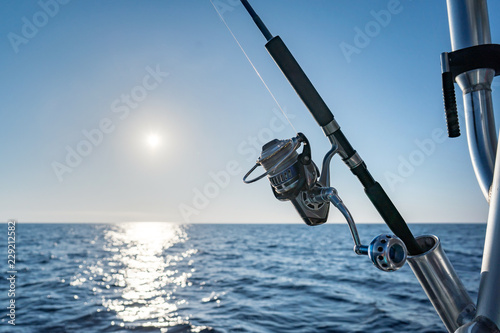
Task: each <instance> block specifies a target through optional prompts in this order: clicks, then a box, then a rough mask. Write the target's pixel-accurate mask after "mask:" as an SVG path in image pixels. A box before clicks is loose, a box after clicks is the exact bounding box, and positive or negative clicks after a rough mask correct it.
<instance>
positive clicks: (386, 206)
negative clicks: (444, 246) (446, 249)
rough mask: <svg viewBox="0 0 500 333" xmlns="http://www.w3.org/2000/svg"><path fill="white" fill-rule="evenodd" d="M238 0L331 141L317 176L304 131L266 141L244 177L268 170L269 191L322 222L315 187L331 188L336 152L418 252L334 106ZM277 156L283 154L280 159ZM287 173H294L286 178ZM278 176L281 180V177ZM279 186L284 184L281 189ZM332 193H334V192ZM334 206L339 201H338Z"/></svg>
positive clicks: (324, 209) (311, 221)
mask: <svg viewBox="0 0 500 333" xmlns="http://www.w3.org/2000/svg"><path fill="white" fill-rule="evenodd" d="M241 3H242V4H243V6H244V7H245V8H246V10H247V11H248V13H249V14H250V16H251V17H252V19H253V20H254V22H255V24H256V25H257V27H258V28H259V30H260V31H261V33H262V34H263V35H264V37H265V38H266V40H267V43H266V44H265V47H266V49H267V51H268V52H269V54H270V55H271V57H272V58H273V59H274V61H275V62H276V64H277V65H278V67H279V68H280V69H281V71H282V72H283V74H284V75H285V77H286V78H287V79H288V81H289V82H290V84H291V85H292V87H293V88H294V89H295V92H296V93H297V95H298V96H299V97H300V98H301V100H302V101H303V102H304V104H305V106H306V107H307V109H308V110H309V112H310V113H311V114H312V116H313V117H314V119H315V120H316V122H317V123H318V125H319V126H320V127H321V128H322V130H323V132H324V133H325V135H326V136H327V138H328V139H329V141H330V143H331V144H332V149H331V150H330V151H329V152H328V153H327V155H326V156H325V159H324V162H323V170H322V172H321V175H322V177H321V178H320V179H317V178H318V177H319V172H315V171H317V168H316V167H315V166H310V165H311V164H310V163H311V161H310V154H309V153H308V152H309V151H310V147H309V142H307V140H306V139H304V136H303V135H300V134H299V136H298V137H297V138H294V139H292V141H294V142H293V143H292V142H291V141H290V142H289V141H287V142H279V141H278V140H273V141H271V142H269V143H267V144H266V145H264V147H263V150H262V154H261V157H260V158H259V160H258V161H257V164H256V165H255V166H254V167H253V168H252V169H251V170H250V171H249V173H248V174H247V175H246V176H245V178H244V181H245V182H246V183H251V182H253V181H256V180H258V179H261V178H263V177H264V176H265V175H268V176H269V179H270V181H271V184H272V185H273V191H274V192H275V195H276V197H277V198H278V199H280V200H290V201H291V202H292V203H293V205H294V206H295V208H296V209H297V211H298V212H299V214H300V215H301V217H302V219H303V220H304V222H305V223H306V224H308V225H318V224H322V223H325V222H326V220H327V218H328V207H329V206H328V205H321V200H320V198H319V197H318V195H317V194H318V193H317V192H321V190H320V189H321V188H324V187H326V188H329V163H330V160H331V158H332V157H333V155H334V154H338V155H339V156H340V157H341V159H342V161H343V162H344V163H345V164H346V165H347V167H348V168H349V169H350V170H351V172H352V173H353V174H354V175H355V176H356V177H357V178H358V180H359V181H360V182H361V184H362V186H363V187H364V190H365V193H366V195H367V196H368V198H369V199H370V201H371V202H372V204H373V205H374V206H375V208H376V209H377V211H378V213H379V214H380V215H381V217H382V219H383V220H384V221H385V223H386V224H387V225H388V226H389V228H390V229H391V230H392V232H393V233H394V234H395V235H396V236H397V237H399V239H401V241H402V242H403V243H404V246H405V247H406V249H407V251H408V253H409V254H410V255H417V254H420V253H422V249H421V248H420V245H419V244H418V243H417V241H416V240H415V237H414V236H413V234H412V233H411V231H410V229H409V228H408V225H407V224H406V222H405V220H404V219H403V217H402V216H401V214H400V213H399V211H398V210H397V208H396V206H394V204H393V203H392V201H391V199H390V198H389V196H388V195H387V193H386V192H385V191H384V189H383V188H382V186H381V185H380V184H379V183H378V182H377V181H375V179H374V178H373V176H372V175H371V174H370V172H369V171H368V169H367V166H366V164H365V162H364V161H363V159H362V158H361V156H360V155H359V154H358V153H357V152H356V150H354V148H353V147H352V145H351V144H350V143H349V141H348V140H347V138H346V137H345V135H344V133H343V132H342V130H341V129H340V125H339V124H338V123H337V121H336V120H335V118H334V116H333V114H332V112H331V111H330V109H329V108H328V106H327V105H326V103H325V102H324V100H323V98H322V97H321V96H320V94H319V93H318V91H317V90H316V88H315V87H314V86H313V84H312V83H311V81H310V80H309V78H308V77H307V75H306V74H305V72H304V71H303V70H302V68H301V67H300V65H299V64H298V62H297V61H296V60H295V58H294V57H293V55H292V53H291V52H290V50H289V49H288V48H287V46H286V45H285V43H284V42H283V40H282V39H281V38H280V37H279V36H273V35H272V34H271V32H270V31H269V29H268V28H267V27H266V25H265V24H264V22H263V21H262V20H261V19H260V17H259V16H258V15H257V13H256V12H255V10H254V9H253V8H252V6H251V5H250V4H249V3H248V1H247V0H241ZM301 140H302V142H303V143H304V149H305V152H303V153H302V154H301V155H298V154H292V150H293V151H295V150H294V149H292V147H296V148H298V146H297V143H299V142H300V141H301ZM269 156H271V157H272V158H271V157H269ZM280 157H283V158H281V159H280ZM299 157H300V160H299V161H298V163H295V160H296V159H297V158H299ZM281 160H283V161H281ZM288 162H289V163H288ZM259 165H261V166H263V167H264V169H265V170H266V173H265V174H263V175H261V176H260V177H257V178H256V179H252V180H250V181H249V180H247V178H248V176H249V175H250V173H251V172H252V171H253V170H255V168H256V167H257V166H259ZM299 165H302V166H304V168H305V169H306V170H307V171H303V172H302V173H301V172H300V170H299V169H300V167H299ZM287 175H288V176H289V177H292V178H293V177H295V178H296V179H295V178H293V179H287V178H286V177H287ZM280 179H281V180H283V181H284V182H283V183H281V182H280ZM292 180H296V183H294V185H293V186H292V185H291V184H292V183H291V182H292ZM327 180H328V181H327ZM281 188H285V190H282V189H281ZM283 192H285V193H283ZM331 197H338V195H336V196H330V198H331ZM330 198H326V197H323V199H324V200H323V201H329V200H330ZM337 200H339V199H337ZM334 205H335V204H334ZM335 206H336V207H337V206H338V205H335ZM337 208H338V207H337ZM344 215H346V214H344ZM351 233H354V230H353V229H351Z"/></svg>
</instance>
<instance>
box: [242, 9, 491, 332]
mask: <svg viewBox="0 0 500 333" xmlns="http://www.w3.org/2000/svg"><path fill="white" fill-rule="evenodd" d="M241 3H242V4H243V6H244V7H245V8H246V10H247V11H248V13H249V14H250V16H251V17H252V18H253V20H254V22H255V24H256V25H257V27H258V28H259V30H260V31H261V33H262V34H263V35H264V37H265V38H266V40H267V43H266V44H265V47H266V49H267V50H268V52H269V54H270V55H271V57H272V58H273V59H274V61H275V62H276V64H277V65H278V67H279V68H280V69H281V71H282V72H283V74H284V75H285V77H286V78H287V79H288V81H289V82H290V84H291V85H292V87H293V88H294V89H295V91H296V93H297V95H298V96H299V97H300V98H301V99H302V101H303V102H304V104H305V105H306V107H307V109H308V110H309V111H310V113H311V114H312V116H313V117H314V119H315V120H316V122H317V123H318V125H319V126H320V127H321V128H322V130H323V132H324V133H325V135H326V136H327V138H328V139H329V141H330V142H331V144H332V147H331V149H330V150H329V151H328V152H327V153H326V155H325V157H324V159H323V164H322V170H321V173H320V171H319V169H318V167H317V166H316V165H315V164H314V162H313V161H312V159H311V148H310V144H309V141H308V140H307V138H306V137H305V135H304V134H302V133H298V135H297V136H296V137H294V138H292V139H289V140H277V139H274V140H272V141H270V142H268V143H266V144H265V145H264V146H263V147H262V152H261V155H260V157H259V158H258V160H257V162H256V164H255V166H254V167H253V168H252V169H251V170H250V171H249V172H248V173H247V174H246V175H245V176H244V178H243V181H244V182H245V183H252V182H254V181H257V180H259V179H262V178H263V177H265V176H267V177H268V179H269V181H270V182H271V188H272V191H273V193H274V195H275V197H276V198H277V199H279V200H284V201H291V202H292V204H293V205H294V207H295V208H296V210H297V211H298V213H299V214H300V216H301V217H302V219H303V220H304V222H305V223H306V224H308V225H319V224H323V223H325V222H326V221H327V218H328V213H329V203H331V204H333V205H334V206H335V207H336V208H337V209H338V210H339V211H340V212H341V213H342V214H343V215H344V217H345V219H346V220H347V223H348V225H349V228H350V231H351V235H352V238H353V241H354V244H355V246H354V251H355V252H356V253H357V254H361V255H362V254H364V255H368V256H369V257H370V259H371V260H372V262H373V264H374V265H375V266H376V267H377V268H379V269H381V270H384V271H394V270H397V269H399V268H400V267H401V266H403V264H404V263H405V261H406V260H408V264H409V265H410V268H411V269H412V271H413V273H414V274H415V276H416V277H417V279H418V281H419V283H420V285H421V286H422V288H423V290H424V291H425V293H426V294H427V296H428V298H429V300H430V301H431V303H432V305H433V306H434V308H435V310H436V312H437V314H438V315H439V316H440V318H441V320H442V321H443V324H444V325H445V327H446V328H447V330H448V331H449V332H451V333H453V332H455V333H465V332H476V333H499V332H500V331H499V330H498V325H499V323H500V292H499V290H500V289H498V281H500V280H499V277H500V265H498V263H499V258H500V247H499V246H498V240H500V208H499V207H500V163H496V164H495V170H494V172H493V170H492V165H493V164H494V163H492V162H491V161H492V160H495V158H496V156H498V153H497V155H495V154H494V149H493V147H494V146H496V145H497V140H496V135H495V133H494V125H492V124H493V123H494V122H493V115H492V112H493V108H492V103H491V89H490V84H491V80H492V79H493V76H495V75H499V74H500V63H499V61H498V59H500V58H499V55H500V46H499V45H495V44H491V38H490V32H489V22H488V13H487V6H486V0H476V1H469V0H447V5H448V16H449V21H450V34H451V37H452V47H453V52H450V53H446V52H445V53H443V54H442V56H441V60H442V81H443V93H444V101H445V110H446V119H447V126H448V134H449V136H450V137H457V136H458V135H460V130H459V127H458V115H457V112H456V104H455V96H454V86H453V83H454V82H453V81H454V80H456V82H457V83H458V84H459V85H460V87H461V88H462V90H464V104H466V113H467V112H468V116H467V118H466V120H467V134H468V140H469V148H470V150H471V157H472V160H473V164H474V169H475V171H476V174H477V177H478V180H479V183H480V186H481V187H482V189H483V192H484V193H485V197H486V198H487V199H488V201H490V200H491V202H492V205H491V208H490V216H489V218H488V229H487V235H486V236H487V237H486V241H485V250H484V258H483V267H482V275H481V285H480V288H479V299H478V306H477V309H476V305H475V304H474V303H473V302H472V299H471V297H470V296H469V294H468V292H467V290H466V289H465V287H464V285H463V283H462V282H461V280H460V278H459V277H458V275H457V273H456V272H455V269H454V268H453V266H452V264H451V263H450V261H449V259H448V257H447V255H446V253H445V252H444V250H443V249H442V247H441V242H440V240H439V238H438V237H437V236H434V235H422V236H419V237H417V238H415V237H414V236H413V235H412V233H411V231H410V229H409V228H408V226H407V224H406V222H405V221H404V219H403V217H402V216H401V214H400V213H399V212H398V210H397V208H396V207H395V206H394V204H393V203H392V201H391V200H390V198H389V197H388V196H387V194H386V193H385V191H384V190H383V188H382V187H381V185H380V184H379V183H378V182H376V181H375V179H374V178H373V177H372V176H371V174H370V173H369V171H368V169H367V167H366V164H365V163H364V161H363V160H362V159H361V157H360V156H359V154H358V153H357V152H356V151H355V150H354V149H353V147H352V146H351V144H350V143H349V141H348V140H347V138H346V137H345V135H344V134H343V132H342V131H341V129H340V126H339V124H338V123H337V122H336V120H335V119H334V116H333V114H332V112H331V111H330V109H329V108H328V106H327V105H326V103H325V102H324V101H323V99H322V98H321V96H320V95H319V93H318V92H317V90H316V89H315V88H314V86H313V85H312V83H311V81H310V80H309V79H308V78H307V76H306V74H305V73H304V71H303V70H302V68H301V67H300V65H299V64H298V63H297V61H296V60H295V58H294V57H293V55H292V54H291V52H290V50H289V49H288V48H287V47H286V45H285V44H284V42H283V41H282V39H281V38H280V37H279V36H273V35H272V34H271V33H270V31H269V30H268V29H267V27H266V26H265V24H264V22H263V21H262V20H261V19H260V17H259V16H258V15H257V13H256V12H255V11H254V10H253V8H252V7H251V6H250V4H249V3H248V1H247V0H241ZM483 44H487V45H483ZM470 86H473V87H472V88H471V87H470ZM483 109H484V110H483ZM469 118H470V119H469ZM476 123H478V124H481V126H479V128H477V127H478V126H477V125H476ZM301 146H302V147H303V148H302V152H301V153H300V154H299V153H298V152H297V150H298V149H299V147H301ZM499 147H500V146H499ZM499 151H500V148H499ZM335 154H338V155H339V156H340V157H341V158H342V160H343V161H344V163H345V164H346V165H347V166H348V167H349V169H350V170H351V172H352V173H353V174H354V175H355V176H356V177H357V178H358V180H359V181H360V182H361V184H362V185H363V187H364V190H365V193H366V195H367V196H368V198H369V199H370V201H371V202H372V204H373V205H374V206H375V208H376V209H377V211H378V212H379V214H380V215H381V216H382V218H383V220H384V221H385V223H386V224H387V225H388V226H389V228H390V229H391V230H392V231H393V232H394V234H395V235H396V236H397V237H399V238H397V237H395V236H391V235H380V236H378V237H376V238H375V239H374V240H373V241H372V242H371V243H370V245H369V246H366V245H362V244H361V242H360V239H359V235H358V233H357V230H356V225H355V223H354V220H353V219H352V216H351V214H350V213H349V210H348V209H347V207H346V206H345V205H344V203H343V202H342V200H341V199H340V197H339V195H338V193H337V191H336V190H335V189H334V188H333V187H330V171H329V168H330V161H331V159H332V157H333V156H334V155H335ZM259 166H262V167H263V168H264V170H265V172H264V173H263V174H261V175H260V176H258V177H255V178H253V179H251V180H249V179H248V178H249V176H250V174H251V173H252V172H253V171H254V170H255V169H256V168H257V167H259ZM493 173H494V174H495V177H493ZM492 178H494V179H493V180H492ZM492 183H493V184H492ZM490 197H491V198H490ZM490 229H491V230H490ZM407 253H408V257H407Z"/></svg>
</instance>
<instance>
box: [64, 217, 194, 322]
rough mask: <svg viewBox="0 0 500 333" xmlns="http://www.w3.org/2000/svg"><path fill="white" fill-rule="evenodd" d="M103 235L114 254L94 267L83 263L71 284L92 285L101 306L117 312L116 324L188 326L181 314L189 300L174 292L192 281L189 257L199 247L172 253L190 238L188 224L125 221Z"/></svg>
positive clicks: (186, 318) (105, 249) (187, 320)
mask: <svg viewBox="0 0 500 333" xmlns="http://www.w3.org/2000/svg"><path fill="white" fill-rule="evenodd" d="M104 238H105V240H106V243H105V245H104V247H103V249H104V251H105V252H107V253H108V254H109V255H107V256H105V258H103V260H99V261H97V262H95V263H94V264H92V265H90V266H89V267H82V266H81V268H82V270H81V271H80V273H77V274H76V275H75V277H74V279H73V281H72V283H71V284H72V285H81V284H85V283H90V284H91V285H93V288H92V291H93V292H94V294H95V295H98V296H100V298H101V300H102V303H101V304H102V306H103V309H102V310H104V311H111V312H114V313H116V319H117V320H116V322H115V321H112V322H111V324H112V325H119V326H122V327H137V326H141V327H157V328H162V327H163V328H165V327H172V326H177V325H189V318H188V317H182V316H180V315H179V314H178V313H177V310H178V306H179V305H181V304H184V303H185V302H186V300H183V299H179V298H177V297H176V296H175V292H176V290H177V289H178V288H185V287H186V286H190V285H191V283H190V282H189V278H190V277H191V274H192V272H193V271H194V269H193V268H192V261H190V259H189V258H190V257H191V256H192V255H193V254H195V253H196V252H197V250H195V249H185V250H181V251H179V250H176V251H168V249H169V248H171V247H172V246H174V245H176V244H178V243H183V242H185V241H186V240H187V239H188V237H187V233H186V231H185V227H184V226H182V225H177V224H170V223H159V222H135V223H123V224H118V225H115V226H113V227H111V228H108V229H107V230H104ZM181 261H185V262H184V263H183V265H182V266H183V267H184V268H183V269H179V268H178V264H179V263H180V262H181ZM186 267H187V268H186ZM99 294H100V295H99ZM98 311H101V310H98ZM192 329H193V328H192ZM199 329H202V328H199ZM195 330H196V329H195Z"/></svg>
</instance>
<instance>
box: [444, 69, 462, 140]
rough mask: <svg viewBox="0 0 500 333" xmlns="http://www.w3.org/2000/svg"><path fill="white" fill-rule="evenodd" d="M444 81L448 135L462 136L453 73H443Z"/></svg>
mask: <svg viewBox="0 0 500 333" xmlns="http://www.w3.org/2000/svg"><path fill="white" fill-rule="evenodd" d="M441 78H442V81H443V98H444V112H445V115H446V125H447V127H448V136H449V137H450V138H456V137H459V136H460V125H459V123H458V112H457V101H456V98H455V86H454V85H453V74H452V73H451V72H444V73H442V75H441Z"/></svg>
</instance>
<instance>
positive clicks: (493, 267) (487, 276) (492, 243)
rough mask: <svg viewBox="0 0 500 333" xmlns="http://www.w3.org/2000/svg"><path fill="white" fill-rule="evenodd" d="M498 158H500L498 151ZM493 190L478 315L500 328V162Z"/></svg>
mask: <svg viewBox="0 0 500 333" xmlns="http://www.w3.org/2000/svg"><path fill="white" fill-rule="evenodd" d="M497 156H500V155H499V152H498V151H497ZM491 189H492V191H491V201H490V211H489V214H488V226H487V227H486V238H485V240H484V252H483V264H482V267H481V282H480V285H479V295H478V300H477V315H478V316H484V317H487V318H488V319H490V320H492V321H493V322H494V323H495V324H496V325H497V327H500V244H499V242H500V162H499V163H496V165H495V177H494V178H493V185H492V187H491Z"/></svg>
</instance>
